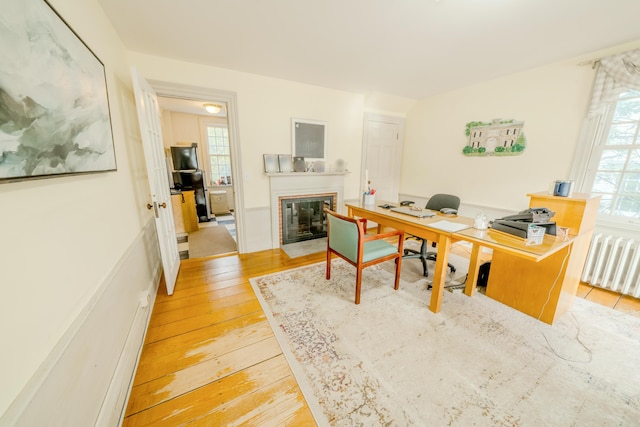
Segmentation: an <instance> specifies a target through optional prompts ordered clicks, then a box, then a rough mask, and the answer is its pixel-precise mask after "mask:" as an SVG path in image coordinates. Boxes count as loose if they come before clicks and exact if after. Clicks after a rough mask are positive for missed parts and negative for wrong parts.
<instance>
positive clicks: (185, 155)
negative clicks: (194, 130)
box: [171, 144, 198, 171]
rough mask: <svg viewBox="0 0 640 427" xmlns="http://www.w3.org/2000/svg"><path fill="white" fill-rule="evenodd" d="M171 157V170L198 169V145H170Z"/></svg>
mask: <svg viewBox="0 0 640 427" xmlns="http://www.w3.org/2000/svg"><path fill="white" fill-rule="evenodd" d="M171 159H172V160H173V170H177V171H179V170H195V169H198V145H197V144H193V145H192V146H191V147H171Z"/></svg>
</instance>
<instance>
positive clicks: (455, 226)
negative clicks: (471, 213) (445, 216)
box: [429, 221, 470, 232]
mask: <svg viewBox="0 0 640 427" xmlns="http://www.w3.org/2000/svg"><path fill="white" fill-rule="evenodd" d="M429 227H433V228H437V229H438V230H444V231H450V232H456V231H460V230H464V229H465V228H469V227H470V225H466V224H460V223H459V222H451V221H438V222H432V223H431V224H429Z"/></svg>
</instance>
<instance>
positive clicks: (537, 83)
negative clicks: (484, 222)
mask: <svg viewBox="0 0 640 427" xmlns="http://www.w3.org/2000/svg"><path fill="white" fill-rule="evenodd" d="M629 48H630V47H629V46H620V47H614V48H611V49H609V50H607V51H606V52H595V53H592V54H590V55H585V56H584V57H582V58H574V59H571V60H566V61H563V62H559V63H556V64H552V65H549V66H545V67H540V68H536V69H532V70H528V71H525V72H521V73H517V74H512V75H509V76H506V77H503V78H500V79H495V80H491V81H486V82H483V83H480V84H477V85H474V86H469V87H465V88H462V89H459V90H455V91H451V92H447V93H443V94H440V95H437V96H433V97H430V98H427V99H423V100H420V101H418V103H417V105H416V107H415V108H414V109H413V110H412V111H411V113H410V114H409V115H408V117H407V120H406V132H405V146H404V155H403V172H402V178H401V184H400V187H401V193H404V194H407V195H417V196H430V195H432V194H435V193H440V192H445V193H454V194H458V195H459V196H460V197H461V199H462V201H463V202H464V203H470V204H474V205H486V206H489V207H496V208H502V209H508V210H521V209H525V208H526V207H527V206H528V198H527V197H526V194H527V193H530V192H538V191H545V190H548V188H549V186H550V183H551V182H552V181H553V180H555V179H567V178H569V172H570V169H571V164H572V159H573V156H574V152H575V149H576V144H577V143H578V139H579V135H580V129H581V127H582V124H583V118H584V115H585V113H586V110H587V104H588V102H589V100H590V97H591V88H592V84H593V77H594V73H595V71H594V70H593V69H592V68H591V66H589V65H578V64H579V63H580V62H582V61H585V60H587V59H595V58H599V57H600V56H601V55H603V54H605V53H608V54H610V53H612V52H615V51H624V50H628V49H629ZM495 118H502V119H517V120H522V121H524V122H525V125H524V133H525V135H526V137H527V148H526V150H525V151H524V153H523V154H522V155H520V156H513V157H466V156H464V155H463V154H462V149H463V148H464V146H465V145H466V143H467V137H466V136H465V133H464V132H465V125H466V123H468V122H471V121H491V120H492V119H495Z"/></svg>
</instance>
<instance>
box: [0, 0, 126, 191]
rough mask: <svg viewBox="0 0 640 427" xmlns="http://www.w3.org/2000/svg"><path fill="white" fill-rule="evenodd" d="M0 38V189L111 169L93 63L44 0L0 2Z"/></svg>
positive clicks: (101, 88)
mask: <svg viewBox="0 0 640 427" xmlns="http://www.w3.org/2000/svg"><path fill="white" fill-rule="evenodd" d="M0 34H2V38H3V39H4V40H5V41H6V43H4V47H3V49H2V50H3V54H2V61H0V113H1V114H0V182H10V181H17V180H24V179H34V178H47V177H53V176H60V175H70V174H81V173H95V172H106V171H113V170H116V157H115V150H114V145H113V134H112V128H111V116H110V112H109V101H108V96H107V84H106V76H105V69H104V65H103V64H102V62H101V61H100V60H99V59H98V57H97V56H96V55H94V53H93V52H92V51H91V49H89V47H88V46H87V45H86V44H85V43H84V42H83V41H82V40H81V39H80V38H79V37H78V35H77V34H76V33H75V32H74V31H73V30H72V29H71V28H70V27H69V26H68V25H67V24H66V22H65V21H64V20H63V19H62V17H60V16H59V15H58V14H57V12H56V11H55V10H54V9H53V8H52V7H51V6H50V5H49V4H48V3H47V2H45V1H44V0H4V2H3V12H2V19H1V20H0ZM34 35H37V37H36V36H34ZM9 40H10V42H9Z"/></svg>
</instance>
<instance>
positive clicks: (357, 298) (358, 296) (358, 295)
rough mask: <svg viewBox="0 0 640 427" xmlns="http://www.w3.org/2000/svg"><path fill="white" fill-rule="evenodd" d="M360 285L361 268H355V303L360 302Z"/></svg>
mask: <svg viewBox="0 0 640 427" xmlns="http://www.w3.org/2000/svg"><path fill="white" fill-rule="evenodd" d="M361 287H362V269H361V268H356V304H360V288H361Z"/></svg>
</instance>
